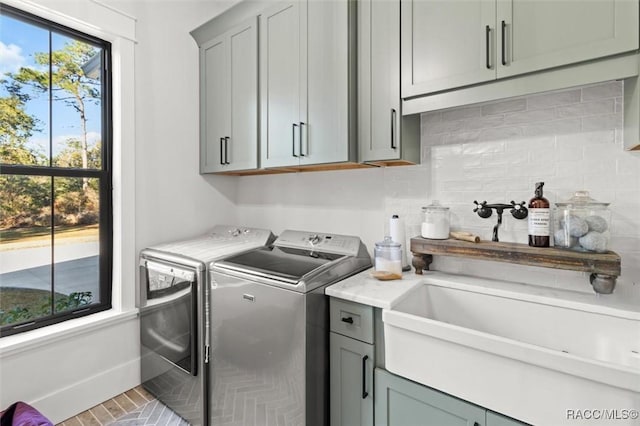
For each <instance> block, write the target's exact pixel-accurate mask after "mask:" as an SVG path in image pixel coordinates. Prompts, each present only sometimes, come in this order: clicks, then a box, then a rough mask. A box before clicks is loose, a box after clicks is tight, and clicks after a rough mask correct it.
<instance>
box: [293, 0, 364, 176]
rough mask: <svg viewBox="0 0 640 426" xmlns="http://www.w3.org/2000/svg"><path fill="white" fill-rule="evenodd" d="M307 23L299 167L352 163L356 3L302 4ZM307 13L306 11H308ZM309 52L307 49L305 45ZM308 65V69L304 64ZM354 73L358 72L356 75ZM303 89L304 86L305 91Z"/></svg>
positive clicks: (303, 2) (302, 61) (335, 0)
mask: <svg viewBox="0 0 640 426" xmlns="http://www.w3.org/2000/svg"><path fill="white" fill-rule="evenodd" d="M299 4H300V7H301V11H302V13H303V22H306V39H305V38H304V35H303V36H301V41H302V42H304V40H306V55H304V54H303V56H302V58H301V64H302V69H303V70H305V71H306V73H303V75H304V77H305V78H306V86H307V89H306V91H305V90H304V89H303V92H302V94H301V95H302V99H301V103H302V114H301V119H300V121H301V123H304V124H301V126H302V127H301V129H300V130H301V136H302V140H301V152H300V164H301V165H306V164H322V163H336V162H342V161H347V160H348V159H349V158H348V157H349V90H350V82H349V53H350V52H349V6H350V4H352V2H351V1H345V0H340V1H337V0H333V1H316V0H311V1H309V2H305V1H300V2H299ZM305 8H306V9H305ZM303 46H304V45H303ZM305 62H306V63H305ZM354 72H355V70H354ZM302 87H304V85H303V86H302Z"/></svg>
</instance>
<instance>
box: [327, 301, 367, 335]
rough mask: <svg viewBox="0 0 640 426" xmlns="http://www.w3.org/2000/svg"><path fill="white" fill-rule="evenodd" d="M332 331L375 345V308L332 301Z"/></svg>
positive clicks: (330, 319)
mask: <svg viewBox="0 0 640 426" xmlns="http://www.w3.org/2000/svg"><path fill="white" fill-rule="evenodd" d="M329 306H330V308H329V310H330V312H329V322H330V326H331V331H333V332H336V333H340V334H342V335H344V336H347V337H351V338H353V339H358V340H361V341H363V342H367V343H373V307H372V306H367V305H361V304H359V303H354V302H348V301H345V300H340V299H336V298H333V297H332V298H331V301H330V305H329Z"/></svg>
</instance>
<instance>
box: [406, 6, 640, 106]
mask: <svg viewBox="0 0 640 426" xmlns="http://www.w3.org/2000/svg"><path fill="white" fill-rule="evenodd" d="M401 19H402V23H403V27H402V97H403V98H410V97H414V96H419V95H424V94H431V93H435V92H439V91H445V90H450V89H453V88H457V87H463V86H469V85H474V84H478V83H483V82H487V81H491V80H494V79H496V78H498V79H500V78H504V77H510V76H515V75H521V74H526V73H530V72H534V71H540V70H544V69H550V68H555V67H560V66H563V65H569V64H575V63H579V62H584V61H589V60H592V59H597V58H601V57H605V56H611V55H616V54H620V53H624V52H628V51H633V50H636V49H638V25H639V24H638V2H637V1H630V0H593V1H589V2H580V1H575V0H562V1H552V2H551V1H533V0H465V1H456V2H450V1H445V0H441V1H432V0H429V1H425V0H402V9H401Z"/></svg>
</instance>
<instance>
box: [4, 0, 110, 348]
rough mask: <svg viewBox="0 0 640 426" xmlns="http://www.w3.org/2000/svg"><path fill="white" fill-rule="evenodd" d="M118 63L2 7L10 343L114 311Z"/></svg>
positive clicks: (100, 47)
mask: <svg viewBox="0 0 640 426" xmlns="http://www.w3.org/2000/svg"><path fill="white" fill-rule="evenodd" d="M110 60H111V45H110V44H109V43H108V42H105V41H103V40H100V39H97V38H95V37H92V36H89V35H86V34H82V33H80V32H78V31H75V30H73V29H70V28H66V27H64V26H61V25H59V24H56V23H54V22H50V21H47V20H44V19H42V18H39V17H36V16H33V15H31V14H28V13H26V12H23V11H20V10H18V9H15V8H12V7H9V6H6V5H4V4H0V336H6V335H10V334H15V333H18V332H21V331H26V330H31V329H34V328H39V327H42V326H46V325H49V324H53V323H58V322H61V321H65V320H67V319H71V318H77V317H79V316H84V315H88V314H91V313H94V312H98V311H103V310H106V309H109V308H111V274H112V272H111V270H112V200H111V196H112V195H111V145H112V143H111V121H112V120H111V76H110V71H109V70H110Z"/></svg>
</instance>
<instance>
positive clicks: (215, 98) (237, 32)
mask: <svg viewBox="0 0 640 426" xmlns="http://www.w3.org/2000/svg"><path fill="white" fill-rule="evenodd" d="M200 56H201V57H200V67H201V70H200V76H201V77H200V78H201V88H200V90H201V95H200V96H201V98H200V103H201V104H200V111H201V117H200V173H216V172H230V171H237V170H250V169H256V168H257V167H258V20H257V18H256V17H254V18H251V19H249V20H247V21H245V22H243V23H242V24H240V25H237V26H236V27H234V28H232V29H230V30H229V31H227V32H225V33H224V34H222V35H220V36H218V37H216V38H214V39H213V40H211V41H210V42H208V43H205V44H204V45H202V46H201V48H200Z"/></svg>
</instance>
